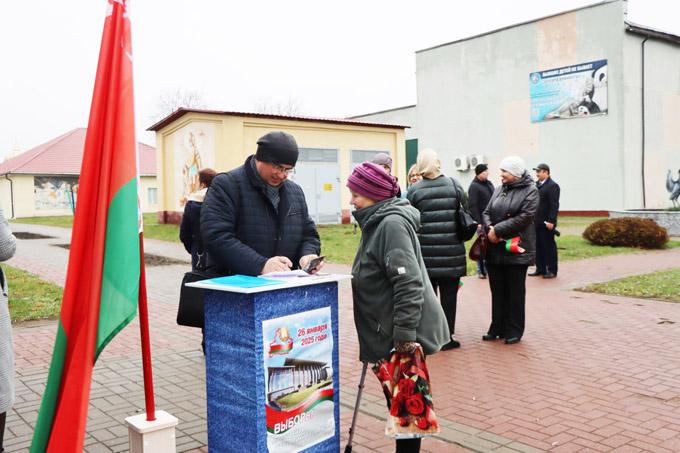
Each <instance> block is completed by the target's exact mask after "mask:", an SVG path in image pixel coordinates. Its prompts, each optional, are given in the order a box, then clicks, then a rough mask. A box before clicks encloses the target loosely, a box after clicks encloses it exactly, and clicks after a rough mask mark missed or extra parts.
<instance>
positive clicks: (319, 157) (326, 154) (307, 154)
mask: <svg viewBox="0 0 680 453" xmlns="http://www.w3.org/2000/svg"><path fill="white" fill-rule="evenodd" d="M298 161H300V162H333V163H336V162H337V161H338V150H337V149H323V148H300V154H299V156H298Z"/></svg>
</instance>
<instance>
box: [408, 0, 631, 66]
mask: <svg viewBox="0 0 680 453" xmlns="http://www.w3.org/2000/svg"><path fill="white" fill-rule="evenodd" d="M619 1H621V0H602V1H600V2H597V3H591V4H590V5H584V6H580V7H578V8H574V9H568V10H566V11H560V12H559V13H555V14H549V15H547V16H541V17H537V18H535V19H530V20H526V21H523V22H517V23H514V24H511V25H505V26H503V27H500V28H496V29H495V30H490V31H485V32H484V33H479V34H477V35H473V36H468V37H467V38H461V39H456V40H455V41H451V42H447V43H444V44H437V45H436V46H432V47H428V48H425V49H420V50H416V54H418V53H421V52H427V51H428V50H434V49H438V48H440V47H445V46H450V45H451V44H457V43H459V42H463V41H469V40H471V39H475V38H481V37H482V36H486V35H491V34H493V33H498V32H499V31H503V30H507V29H509V28H514V27H517V26H520V25H526V24H531V23H533V22H538V21H539V20H544V19H550V18H551V17H556V16H561V15H562V14H569V13H573V12H575V11H581V10H582V9H588V8H594V7H596V6H602V5H606V4H607V3H615V2H619Z"/></svg>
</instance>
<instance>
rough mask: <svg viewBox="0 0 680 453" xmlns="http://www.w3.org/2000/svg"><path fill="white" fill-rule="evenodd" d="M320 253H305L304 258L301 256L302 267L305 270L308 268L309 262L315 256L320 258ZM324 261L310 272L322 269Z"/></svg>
mask: <svg viewBox="0 0 680 453" xmlns="http://www.w3.org/2000/svg"><path fill="white" fill-rule="evenodd" d="M318 257H319V255H315V254H313V253H312V254H311V255H305V256H303V257H302V258H300V269H302V270H304V269H306V268H307V265H308V264H309V262H310V261H312V260H313V259H314V258H318ZM323 265H324V262H323V261H322V262H320V263H319V265H318V266H316V267H315V268H314V269H310V271H309V273H310V274H316V273H317V272H319V271H320V270H321V268H322V267H323Z"/></svg>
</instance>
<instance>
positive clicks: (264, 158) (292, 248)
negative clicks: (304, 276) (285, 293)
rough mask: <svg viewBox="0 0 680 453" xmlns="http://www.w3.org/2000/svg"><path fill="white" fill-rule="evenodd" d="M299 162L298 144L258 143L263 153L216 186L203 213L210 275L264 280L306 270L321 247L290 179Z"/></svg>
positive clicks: (290, 140) (276, 139)
mask: <svg viewBox="0 0 680 453" xmlns="http://www.w3.org/2000/svg"><path fill="white" fill-rule="evenodd" d="M297 159H298V146H297V143H296V141H295V138H294V137H293V136H292V135H290V134H287V133H285V132H281V131H275V132H270V133H268V134H266V135H264V136H262V137H260V139H259V140H258V141H257V152H256V153H255V155H251V156H249V157H248V158H247V159H246V161H245V163H244V164H243V165H241V166H240V167H238V168H236V169H234V170H232V171H229V172H227V173H220V174H219V175H217V176H216V177H215V179H214V180H213V183H212V185H211V186H210V189H209V190H208V193H207V195H206V197H205V201H204V202H203V207H202V209H201V235H202V236H203V243H204V245H205V250H206V252H207V254H208V260H207V265H208V269H207V270H208V272H209V273H212V274H215V275H232V274H244V275H261V274H266V273H269V272H279V271H287V270H290V269H292V268H296V267H298V266H299V267H300V268H304V267H305V266H306V265H307V263H309V261H311V260H312V259H313V258H316V257H318V255H319V253H320V250H321V241H320V240H319V234H318V233H317V231H316V225H314V221H313V220H312V219H311V218H310V217H309V213H308V211H307V201H306V200H305V195H304V192H303V191H302V188H301V187H300V186H298V185H297V184H295V183H294V182H293V181H290V180H289V179H288V176H289V175H290V174H291V173H292V172H293V171H294V169H295V164H296V163H297Z"/></svg>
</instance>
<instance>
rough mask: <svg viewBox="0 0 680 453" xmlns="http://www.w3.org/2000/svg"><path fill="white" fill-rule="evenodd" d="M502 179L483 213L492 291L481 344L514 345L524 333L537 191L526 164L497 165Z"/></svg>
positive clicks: (507, 162)
mask: <svg viewBox="0 0 680 453" xmlns="http://www.w3.org/2000/svg"><path fill="white" fill-rule="evenodd" d="M500 167H501V180H502V182H503V185H502V186H501V187H498V188H497V189H496V190H495V191H494V193H493V195H492V196H491V200H490V201H489V204H488V205H487V207H486V209H485V210H484V213H483V214H482V217H483V220H484V225H485V226H486V227H487V228H488V234H487V235H488V239H489V248H488V250H487V254H486V269H487V271H488V273H489V286H490V287H491V326H490V327H489V330H488V332H487V333H486V335H484V336H483V337H482V339H483V340H484V341H492V340H495V339H497V338H505V343H506V344H514V343H518V342H519V341H520V340H521V339H522V335H523V334H524V307H525V295H526V286H525V283H526V276H527V268H528V267H529V266H530V265H532V264H533V263H534V255H535V250H536V229H535V228H534V216H535V215H536V210H537V209H538V189H536V184H535V183H534V181H533V179H532V178H531V175H530V174H529V172H527V170H526V167H525V165H524V161H523V160H522V159H521V158H519V157H517V156H510V157H506V158H505V159H503V161H501V165H500Z"/></svg>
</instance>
